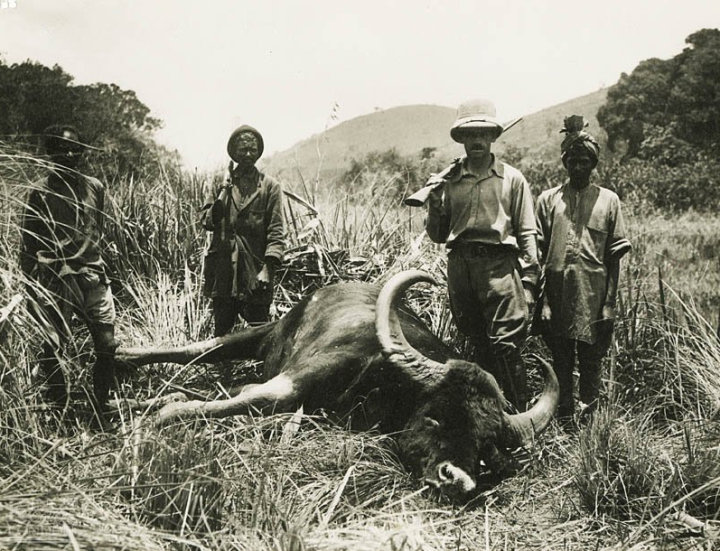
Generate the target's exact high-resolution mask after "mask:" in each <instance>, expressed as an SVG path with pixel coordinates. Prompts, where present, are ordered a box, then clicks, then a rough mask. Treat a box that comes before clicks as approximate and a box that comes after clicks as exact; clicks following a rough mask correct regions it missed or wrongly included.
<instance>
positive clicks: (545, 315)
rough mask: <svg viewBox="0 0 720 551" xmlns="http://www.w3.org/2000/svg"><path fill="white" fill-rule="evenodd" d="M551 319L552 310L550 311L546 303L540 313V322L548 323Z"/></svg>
mask: <svg viewBox="0 0 720 551" xmlns="http://www.w3.org/2000/svg"><path fill="white" fill-rule="evenodd" d="M551 318H552V310H550V305H549V304H548V303H547V301H546V302H545V303H544V304H543V307H542V311H541V312H540V321H542V322H543V323H544V324H545V323H550V319H551Z"/></svg>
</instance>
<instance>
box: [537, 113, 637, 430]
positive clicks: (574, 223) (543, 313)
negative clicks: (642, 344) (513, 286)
mask: <svg viewBox="0 0 720 551" xmlns="http://www.w3.org/2000/svg"><path fill="white" fill-rule="evenodd" d="M564 122H565V128H563V129H562V130H561V132H564V133H565V138H564V139H563V141H562V144H561V146H560V150H561V159H562V162H563V165H564V166H565V169H566V170H567V173H568V182H567V183H565V184H564V185H561V186H557V187H554V188H552V189H549V190H546V191H544V192H543V193H542V194H541V195H540V197H539V198H538V203H537V209H536V216H537V230H538V248H539V253H540V261H541V265H542V267H543V272H544V280H545V284H544V292H543V295H542V299H541V302H540V304H539V305H538V311H539V312H540V320H539V328H540V332H541V333H542V335H543V338H544V340H545V342H546V343H547V345H548V347H549V348H550V350H551V352H552V355H553V361H554V366H555V372H556V374H557V377H558V382H559V383H560V404H559V408H558V417H559V418H561V419H565V420H570V419H572V418H573V415H574V410H575V402H574V398H573V370H574V368H575V357H576V356H577V359H578V369H579V372H580V379H579V395H580V400H581V401H582V402H583V403H584V404H586V406H587V409H586V410H585V411H586V412H587V413H591V412H592V411H593V410H594V408H595V407H596V405H597V400H598V397H599V394H600V386H601V376H602V371H601V360H602V358H603V357H604V356H605V354H606V352H607V350H608V348H609V346H610V342H611V338H612V332H613V325H614V319H615V296H616V293H617V284H618V278H619V273H620V259H621V258H622V257H623V256H624V255H625V254H626V253H627V252H628V251H629V250H630V248H631V246H630V242H629V241H628V240H627V239H626V236H625V225H624V222H623V216H622V212H621V207H620V199H619V198H618V196H617V195H616V194H615V193H614V192H612V191H610V190H609V189H605V188H601V187H599V186H597V185H595V184H593V183H590V176H591V174H592V171H593V170H594V168H595V167H596V166H597V163H598V156H599V153H600V146H599V145H598V142H597V141H596V140H595V138H593V137H592V136H591V135H590V134H588V133H587V132H585V130H584V128H585V126H586V124H585V123H584V121H583V117H582V116H579V115H573V116H571V117H566V118H565V121H564Z"/></svg>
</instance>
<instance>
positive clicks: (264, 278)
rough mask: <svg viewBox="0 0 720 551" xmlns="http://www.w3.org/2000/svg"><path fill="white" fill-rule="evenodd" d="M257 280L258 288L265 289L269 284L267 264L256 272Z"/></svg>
mask: <svg viewBox="0 0 720 551" xmlns="http://www.w3.org/2000/svg"><path fill="white" fill-rule="evenodd" d="M257 281H258V286H259V287H260V289H267V288H268V287H269V286H270V269H269V268H268V265H267V264H265V265H263V267H262V270H260V271H259V272H258V275H257Z"/></svg>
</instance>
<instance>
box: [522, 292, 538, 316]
mask: <svg viewBox="0 0 720 551" xmlns="http://www.w3.org/2000/svg"><path fill="white" fill-rule="evenodd" d="M523 291H524V293H525V304H527V308H528V322H531V321H532V319H533V313H534V311H535V292H534V291H533V290H532V289H531V288H530V287H523Z"/></svg>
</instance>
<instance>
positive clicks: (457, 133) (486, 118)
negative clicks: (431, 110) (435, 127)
mask: <svg viewBox="0 0 720 551" xmlns="http://www.w3.org/2000/svg"><path fill="white" fill-rule="evenodd" d="M486 128H489V129H492V130H495V131H496V133H497V135H496V136H495V138H496V139H497V138H498V137H499V136H500V134H502V133H503V130H504V127H503V125H502V123H501V122H500V121H498V119H497V114H496V111H495V104H494V103H493V102H492V101H490V100H486V99H475V100H470V101H466V102H464V103H462V104H460V106H459V107H458V110H457V117H456V118H455V122H454V123H453V125H452V127H451V128H450V137H451V138H452V139H453V140H455V141H456V142H459V141H460V137H461V136H462V134H463V133H465V132H466V131H468V130H470V131H472V130H473V129H486Z"/></svg>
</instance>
